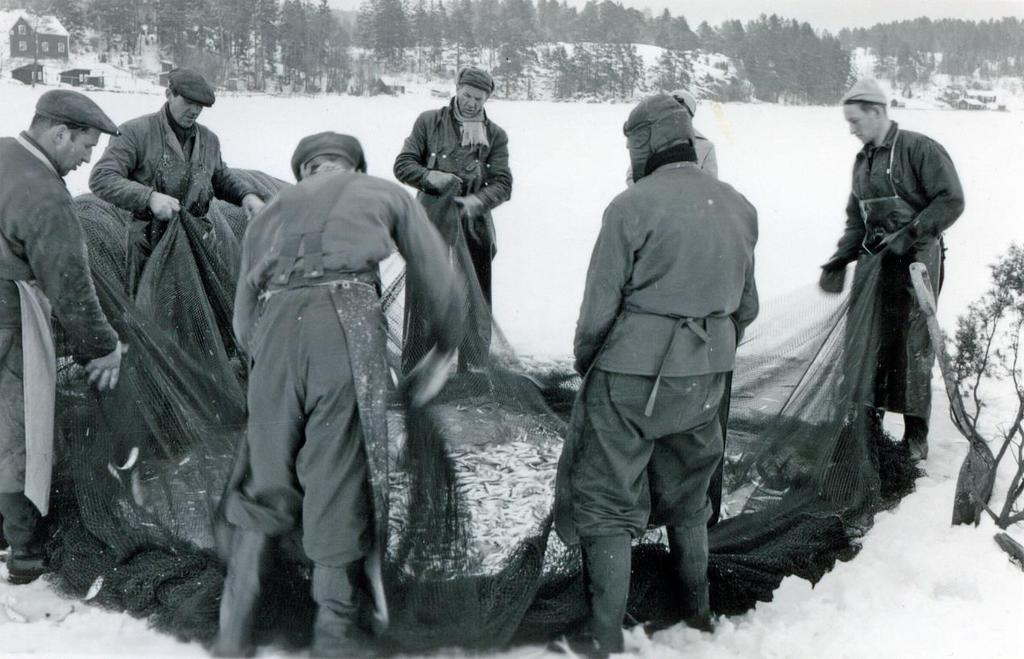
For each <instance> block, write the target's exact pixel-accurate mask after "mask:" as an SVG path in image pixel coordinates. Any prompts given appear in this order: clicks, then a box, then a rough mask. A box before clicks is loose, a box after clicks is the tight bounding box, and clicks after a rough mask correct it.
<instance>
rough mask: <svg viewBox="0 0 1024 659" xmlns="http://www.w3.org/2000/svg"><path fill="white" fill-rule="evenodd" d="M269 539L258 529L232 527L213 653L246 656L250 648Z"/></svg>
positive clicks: (225, 655) (222, 655)
mask: <svg viewBox="0 0 1024 659" xmlns="http://www.w3.org/2000/svg"><path fill="white" fill-rule="evenodd" d="M269 542H270V539H269V538H268V537H267V536H266V535H265V534H263V533H261V532H259V531H252V530H249V529H241V528H238V529H234V530H233V536H232V539H231V547H230V557H229V559H228V573H227V576H226V577H225V578H224V591H223V593H221V599H220V624H219V628H218V632H217V640H216V642H215V643H214V647H213V654H214V655H215V656H218V657H238V656H247V655H249V654H250V653H251V652H252V650H253V647H252V632H253V618H254V616H255V613H256V605H257V603H258V600H259V594H260V588H261V584H262V579H263V574H264V573H265V572H266V563H267V557H268V556H269V552H268V546H269Z"/></svg>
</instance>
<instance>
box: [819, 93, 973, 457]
mask: <svg viewBox="0 0 1024 659" xmlns="http://www.w3.org/2000/svg"><path fill="white" fill-rule="evenodd" d="M886 108H887V103H886V98H885V94H884V93H883V92H882V90H881V88H880V87H879V86H878V83H876V82H875V81H874V80H871V79H863V80H860V81H858V82H857V83H856V84H855V85H854V86H853V88H852V89H851V90H850V91H849V93H847V94H846V96H845V97H844V98H843V113H844V115H845V116H846V121H847V123H849V125H850V132H851V133H853V134H854V135H856V136H857V138H858V139H860V141H861V142H863V143H864V148H862V149H861V150H860V152H859V153H858V154H857V158H856V160H855V162H854V165H853V188H852V191H851V193H850V198H849V201H848V202H847V204H846V230H845V231H844V232H843V235H842V237H841V238H840V239H839V246H838V247H837V249H836V251H835V253H834V254H833V255H832V258H831V259H829V261H828V263H826V264H825V265H823V266H822V274H821V282H820V283H821V287H822V288H823V289H824V290H826V291H832V292H838V291H839V290H842V286H843V277H844V274H845V270H846V265H847V264H848V263H850V262H852V261H856V260H857V259H858V258H859V257H860V256H862V255H866V254H880V255H881V256H880V258H881V259H882V260H881V270H882V271H881V288H880V290H879V291H878V294H879V295H880V296H881V299H880V304H881V321H880V322H881V326H880V327H879V328H878V332H879V338H880V346H879V356H878V369H877V372H876V377H875V400H874V405H875V408H876V409H875V410H874V411H873V412H872V416H873V418H874V419H875V423H876V425H877V427H878V428H879V429H880V427H881V421H882V415H883V414H884V413H885V411H886V410H888V411H890V412H897V413H899V414H902V415H903V420H904V426H905V431H904V435H903V439H904V441H905V442H906V443H907V444H908V445H909V448H910V452H911V457H912V458H914V459H917V460H922V459H924V458H926V457H927V456H928V418H929V416H930V414H931V372H932V365H933V363H934V359H935V352H934V349H933V347H932V345H931V341H930V340H929V337H928V326H927V323H926V319H925V316H924V314H923V313H922V311H921V308H920V306H919V305H918V303H917V299H916V298H915V297H914V291H913V285H912V284H911V281H910V273H909V266H910V264H911V263H913V262H914V261H919V262H921V263H924V264H925V265H926V266H927V268H928V275H929V277H930V279H931V285H932V290H934V291H935V293H936V295H938V291H939V289H940V287H941V284H942V261H943V245H942V232H943V231H945V230H946V229H948V228H949V227H950V226H951V225H952V224H953V222H955V221H956V220H957V218H958V217H960V214H961V213H963V210H964V192H963V188H962V187H961V186H960V179H959V178H958V177H957V173H956V168H955V167H954V166H953V161H952V160H951V159H950V157H949V154H948V153H946V150H945V149H944V148H942V145H940V144H939V143H938V142H936V141H934V140H932V139H930V138H928V137H925V136H924V135H921V134H920V133H914V132H911V131H908V130H903V129H901V128H900V127H899V126H898V125H897V124H896V122H895V121H892V120H890V119H889V117H888V115H887V110H886ZM855 285H856V281H855Z"/></svg>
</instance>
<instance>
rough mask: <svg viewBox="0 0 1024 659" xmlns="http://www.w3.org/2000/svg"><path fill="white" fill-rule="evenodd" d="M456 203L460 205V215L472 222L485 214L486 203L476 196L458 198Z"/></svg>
mask: <svg viewBox="0 0 1024 659" xmlns="http://www.w3.org/2000/svg"><path fill="white" fill-rule="evenodd" d="M455 203H456V204H458V205H459V214H460V215H462V217H464V218H466V219H469V220H471V219H474V218H477V217H480V216H481V215H483V214H484V202H482V201H480V197H477V196H476V195H475V194H471V195H466V196H465V197H456V198H455Z"/></svg>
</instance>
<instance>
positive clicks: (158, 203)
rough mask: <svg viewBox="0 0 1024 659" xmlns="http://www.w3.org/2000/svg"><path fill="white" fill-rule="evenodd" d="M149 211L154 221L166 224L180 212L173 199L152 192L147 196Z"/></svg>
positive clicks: (178, 205)
mask: <svg viewBox="0 0 1024 659" xmlns="http://www.w3.org/2000/svg"><path fill="white" fill-rule="evenodd" d="M149 210H150V211H152V212H153V216H154V217H156V219H158V220H163V221H164V222H166V221H168V220H170V219H171V218H172V217H174V214H175V213H177V212H178V211H180V210H181V204H180V203H178V200H177V199H175V198H174V197H172V196H170V195H165V194H164V193H162V192H157V191H156V190H153V193H152V194H151V195H149Z"/></svg>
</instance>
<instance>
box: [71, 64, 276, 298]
mask: <svg viewBox="0 0 1024 659" xmlns="http://www.w3.org/2000/svg"><path fill="white" fill-rule="evenodd" d="M166 96H167V102H166V103H165V104H164V106H163V107H162V108H161V109H160V110H159V111H158V112H156V113H154V114H150V115H145V116H142V117H139V118H137V119H132V120H131V121H129V122H127V123H125V124H124V125H123V126H121V128H120V130H121V134H120V136H118V137H115V138H113V139H111V140H110V144H109V145H108V146H107V150H106V151H105V152H104V154H103V156H102V157H101V158H100V159H99V161H98V162H97V163H96V165H95V166H94V167H93V169H92V174H91V176H90V177H89V187H90V188H91V189H92V191H93V193H95V194H96V196H97V197H99V198H100V199H103V200H104V201H108V202H110V203H112V204H114V205H115V206H118V207H120V208H123V209H125V210H128V211H131V212H132V213H133V214H134V216H135V220H136V226H135V227H133V230H132V231H130V235H132V236H133V237H134V239H133V240H132V241H131V242H130V244H129V253H128V282H129V292H130V293H132V294H134V293H135V291H136V287H137V285H138V280H139V278H140V276H141V274H142V269H143V267H144V266H145V264H146V261H147V260H148V259H149V255H150V254H151V253H152V252H153V249H154V247H155V246H156V244H157V242H158V241H159V240H160V238H161V237H162V236H163V235H164V233H165V231H166V230H167V226H168V225H167V223H168V222H169V221H170V220H171V219H172V218H174V217H175V216H176V215H177V214H178V212H179V211H187V212H188V213H189V214H191V215H192V216H194V217H197V218H203V217H205V216H206V213H207V211H208V209H209V207H210V202H211V201H212V200H213V198H214V197H216V198H217V199H223V200H224V201H227V202H229V203H232V204H235V205H238V206H242V207H243V208H245V211H246V213H247V214H248V215H249V216H252V215H253V214H254V213H256V212H257V211H259V209H260V208H262V207H263V200H262V199H261V198H260V196H259V194H258V193H257V191H256V190H255V189H254V188H252V187H251V186H250V185H248V184H247V183H246V182H245V181H244V180H243V179H241V178H240V177H239V176H238V175H236V174H235V173H233V172H232V171H231V170H230V169H228V167H227V165H225V164H224V161H223V159H222V158H221V153H220V142H219V140H218V139H217V136H216V135H214V134H213V132H212V131H210V130H209V129H208V128H206V127H205V126H202V125H200V124H198V123H196V119H197V118H198V117H199V114H200V113H201V112H202V111H203V108H208V107H210V106H212V105H213V103H214V100H215V96H214V93H213V88H212V87H211V86H210V84H209V83H208V82H207V81H206V79H205V78H203V76H202V75H200V74H199V73H196V72H195V71H191V70H189V69H175V70H174V71H171V73H170V75H169V76H168V85H167V92H166Z"/></svg>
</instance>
